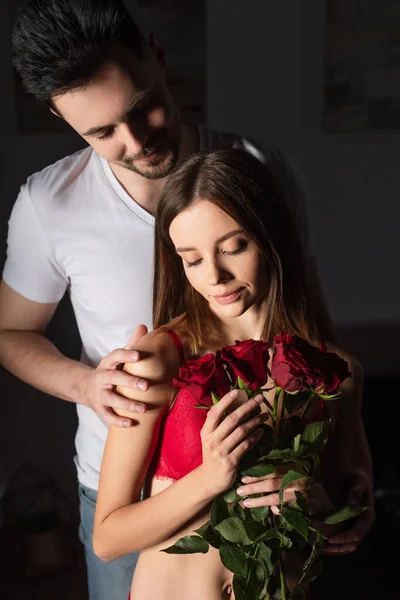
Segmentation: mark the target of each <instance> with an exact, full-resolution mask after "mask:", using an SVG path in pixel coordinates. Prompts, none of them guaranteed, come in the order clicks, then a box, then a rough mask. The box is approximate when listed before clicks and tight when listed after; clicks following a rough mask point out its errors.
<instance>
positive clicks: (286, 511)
mask: <svg viewBox="0 0 400 600" xmlns="http://www.w3.org/2000/svg"><path fill="white" fill-rule="evenodd" d="M281 515H282V516H283V517H284V518H285V519H286V521H287V522H288V523H289V525H291V526H292V527H293V529H295V530H296V531H297V533H299V534H300V535H301V536H302V537H303V538H304V539H305V540H306V541H307V538H308V519H306V518H305V517H304V516H303V515H302V514H301V513H300V512H299V511H298V510H295V509H293V508H290V506H284V507H283V508H282V509H281Z"/></svg>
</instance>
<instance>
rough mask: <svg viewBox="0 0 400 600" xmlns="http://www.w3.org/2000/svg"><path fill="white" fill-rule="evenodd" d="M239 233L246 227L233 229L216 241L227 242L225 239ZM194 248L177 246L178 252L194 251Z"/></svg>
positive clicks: (217, 242)
mask: <svg viewBox="0 0 400 600" xmlns="http://www.w3.org/2000/svg"><path fill="white" fill-rule="evenodd" d="M239 233H244V229H233V231H230V232H229V233H225V235H222V236H221V237H220V238H218V239H217V240H216V242H215V243H216V244H220V243H221V242H225V240H229V238H231V237H233V236H234V235H238V234H239ZM193 250H196V248H176V251H177V252H193Z"/></svg>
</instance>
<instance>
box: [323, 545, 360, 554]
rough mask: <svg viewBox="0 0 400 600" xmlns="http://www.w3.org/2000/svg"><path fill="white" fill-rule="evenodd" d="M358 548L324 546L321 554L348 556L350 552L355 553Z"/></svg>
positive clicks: (356, 546)
mask: <svg viewBox="0 0 400 600" xmlns="http://www.w3.org/2000/svg"><path fill="white" fill-rule="evenodd" d="M357 548H358V544H353V543H349V544H341V545H336V544H329V543H328V544H326V545H325V546H324V549H323V551H322V552H323V554H349V553H350V552H355V551H356V550H357Z"/></svg>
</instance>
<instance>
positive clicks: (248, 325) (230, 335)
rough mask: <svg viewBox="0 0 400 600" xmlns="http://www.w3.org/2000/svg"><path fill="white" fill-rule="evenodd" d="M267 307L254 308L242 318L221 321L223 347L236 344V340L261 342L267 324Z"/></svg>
mask: <svg viewBox="0 0 400 600" xmlns="http://www.w3.org/2000/svg"><path fill="white" fill-rule="evenodd" d="M265 314H266V310H265V306H259V307H257V306H252V307H251V308H250V309H249V310H247V311H246V312H245V313H244V314H243V315H241V316H240V317H235V318H234V319H227V320H226V321H225V320H222V319H220V320H219V321H220V331H221V344H220V345H221V346H224V345H225V344H234V343H235V341H236V340H241V341H243V340H249V339H253V340H259V339H260V338H261V336H262V333H263V329H264V324H265Z"/></svg>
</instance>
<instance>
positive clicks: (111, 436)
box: [93, 333, 263, 561]
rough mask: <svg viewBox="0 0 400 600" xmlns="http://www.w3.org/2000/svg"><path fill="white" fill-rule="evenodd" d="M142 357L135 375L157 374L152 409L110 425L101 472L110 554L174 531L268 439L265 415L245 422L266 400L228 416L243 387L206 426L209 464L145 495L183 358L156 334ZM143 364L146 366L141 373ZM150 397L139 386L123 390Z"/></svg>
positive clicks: (97, 540)
mask: <svg viewBox="0 0 400 600" xmlns="http://www.w3.org/2000/svg"><path fill="white" fill-rule="evenodd" d="M138 350H139V351H140V353H141V356H142V360H141V361H140V363H137V364H136V365H135V366H134V370H135V374H136V375H138V376H140V377H143V378H145V379H147V380H150V379H151V380H152V381H151V387H150V389H149V390H148V391H147V392H146V393H145V394H143V401H145V402H146V404H147V411H146V413H145V414H143V415H137V417H136V419H135V420H134V423H133V426H132V427H130V428H129V429H126V430H124V429H120V428H115V427H110V429H109V433H108V437H107V442H106V447H105V451H104V455H103V462H102V467H101V473H100V486H99V494H98V500H97V507H96V514H95V523H94V532H93V547H94V551H95V553H96V554H97V555H98V556H99V557H100V558H101V559H103V560H105V561H111V560H114V559H116V558H118V557H120V556H123V555H125V554H130V553H131V552H135V551H140V550H143V549H145V548H148V547H151V546H153V545H155V544H157V543H160V542H162V541H164V540H166V539H167V538H168V537H170V536H171V535H172V534H174V533H175V532H176V531H177V530H178V529H179V528H181V527H182V526H183V525H185V524H186V523H187V522H188V521H190V520H191V519H192V518H193V517H194V516H195V515H196V514H197V513H198V512H200V511H201V510H202V509H203V508H205V507H206V506H207V505H208V504H209V503H210V502H211V501H212V499H213V498H214V497H215V496H217V495H218V494H219V493H220V492H221V491H224V490H225V489H227V488H228V487H229V486H230V485H231V483H233V481H234V478H235V475H236V469H237V465H238V464H239V461H240V459H241V457H242V456H243V454H244V453H245V452H246V451H247V450H248V449H249V448H250V447H251V446H252V445H253V444H254V443H255V442H256V441H257V440H258V439H259V438H260V435H259V433H254V429H255V428H256V427H258V426H259V424H260V423H261V422H262V420H263V416H262V415H259V416H257V417H255V418H253V419H250V420H248V421H246V422H245V423H241V422H240V421H241V419H243V418H244V417H246V415H248V413H249V412H251V411H252V410H254V408H255V406H256V405H257V403H259V402H260V401H261V400H262V397H260V399H259V400H258V401H256V400H254V399H253V400H251V401H247V402H245V403H244V404H243V405H241V406H239V408H237V409H236V410H235V411H233V412H232V413H231V414H230V415H229V416H228V417H227V418H226V419H224V420H223V421H222V423H220V421H221V419H222V417H223V414H224V411H225V410H227V408H229V406H230V405H231V404H232V403H233V402H234V400H235V397H237V392H235V393H230V394H228V395H227V396H226V397H224V398H223V399H222V400H221V401H220V402H219V403H218V405H217V406H213V407H212V408H211V409H210V410H209V411H208V414H207V419H206V423H205V425H204V427H203V430H202V443H203V464H202V465H201V466H200V467H198V468H197V469H196V470H194V471H192V472H191V473H189V474H188V475H187V476H186V477H184V478H182V479H180V480H179V481H177V482H176V483H174V484H173V485H171V486H169V487H168V488H166V489H165V490H163V491H162V492H160V493H159V494H156V495H155V496H152V497H151V498H148V499H146V500H144V501H143V502H139V498H140V491H141V488H142V486H143V483H144V479H145V476H146V473H147V470H148V468H149V465H150V462H151V459H152V456H153V453H154V449H155V446H156V444H157V438H158V431H159V427H160V422H161V418H162V416H163V415H164V413H165V412H166V410H167V409H168V407H169V405H170V403H171V401H172V399H173V395H174V392H173V389H172V386H171V383H170V381H171V378H172V376H173V375H174V374H175V373H176V371H177V369H178V367H179V363H178V356H177V353H176V349H175V348H174V346H173V344H172V341H171V340H170V338H169V337H168V336H166V334H162V333H152V334H149V335H148V336H146V337H145V338H143V339H142V340H141V342H140V344H139V346H138ZM139 370H140V373H139V372H138V371H139ZM121 391H122V392H123V393H126V395H128V396H129V397H132V396H133V395H134V397H135V398H136V399H140V400H141V399H142V395H140V394H139V393H138V392H136V391H135V392H132V390H120V392H121Z"/></svg>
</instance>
